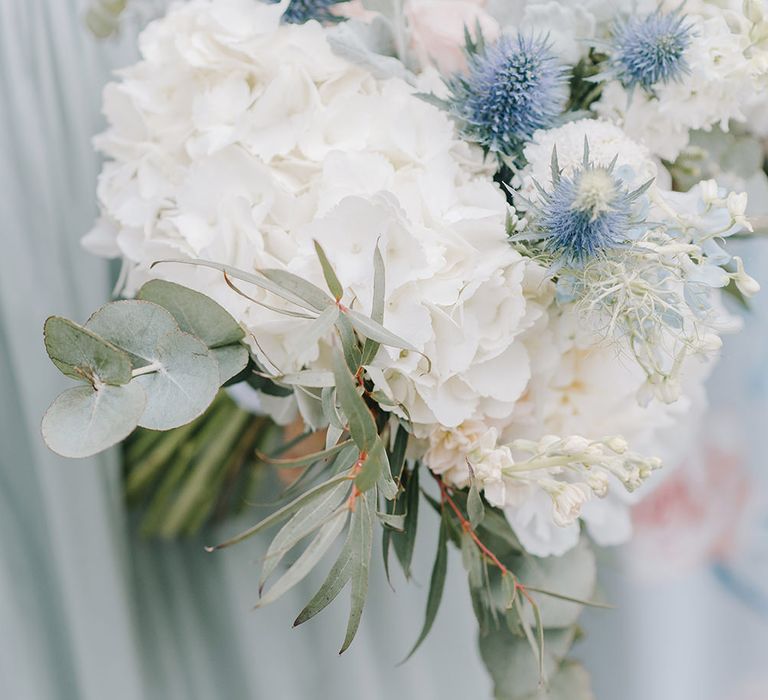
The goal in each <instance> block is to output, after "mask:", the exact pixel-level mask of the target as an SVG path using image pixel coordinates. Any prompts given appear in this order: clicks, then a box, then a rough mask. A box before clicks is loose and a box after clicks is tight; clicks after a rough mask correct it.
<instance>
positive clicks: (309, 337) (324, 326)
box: [293, 306, 339, 356]
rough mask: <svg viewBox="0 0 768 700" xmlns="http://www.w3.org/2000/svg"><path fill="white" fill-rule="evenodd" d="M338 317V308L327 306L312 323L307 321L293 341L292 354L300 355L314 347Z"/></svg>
mask: <svg viewBox="0 0 768 700" xmlns="http://www.w3.org/2000/svg"><path fill="white" fill-rule="evenodd" d="M338 317H339V309H338V308H337V307H335V306H329V307H328V308H327V309H325V310H324V311H322V312H321V313H320V315H319V316H318V317H317V318H316V319H315V320H314V321H312V323H307V324H306V328H304V330H303V331H302V332H301V333H300V334H299V335H297V336H296V338H295V339H294V341H293V347H294V352H293V355H294V356H296V355H300V354H301V353H304V352H306V351H307V350H308V349H310V348H312V347H314V346H315V345H316V344H317V341H319V340H320V339H321V338H322V337H323V336H324V335H325V334H326V333H328V331H329V330H331V328H333V324H334V323H336V319H337V318H338Z"/></svg>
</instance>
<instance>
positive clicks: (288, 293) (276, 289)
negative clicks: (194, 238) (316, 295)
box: [152, 258, 333, 311]
mask: <svg viewBox="0 0 768 700" xmlns="http://www.w3.org/2000/svg"><path fill="white" fill-rule="evenodd" d="M168 263H178V264H181V265H195V266H198V267H209V268H211V269H212V270H219V271H220V272H223V273H225V274H226V275H228V276H229V277H234V278H235V279H238V280H242V281H243V282H249V283H250V284H255V285H256V286H257V287H261V289H263V290H264V291H266V292H271V293H272V294H274V295H275V296H277V297H280V298H281V299H284V300H285V301H288V302H290V303H292V304H295V305H296V306H300V307H302V308H303V309H307V310H308V311H322V310H323V309H324V308H325V307H326V306H328V304H324V305H322V306H320V308H318V307H317V306H315V305H314V304H313V303H311V302H309V301H306V300H305V299H302V297H301V296H300V295H298V294H296V293H294V292H293V291H292V290H290V289H287V288H285V287H283V285H282V284H280V283H278V282H275V281H273V280H272V279H270V278H269V277H267V276H266V275H265V274H261V273H253V272H246V271H245V270H238V269H237V268H236V267H232V266H231V265H222V264H221V263H217V262H213V261H211V260H183V259H181V258H169V259H168V260H158V261H157V262H155V263H153V264H152V267H154V266H155V265H161V264H168ZM315 289H317V290H318V291H319V292H321V293H322V294H323V295H324V294H325V293H324V292H323V291H322V290H321V289H319V288H317V287H315ZM326 298H327V300H328V303H329V304H331V303H333V300H332V299H331V298H330V297H326Z"/></svg>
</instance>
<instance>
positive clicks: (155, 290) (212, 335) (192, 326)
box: [136, 280, 245, 348]
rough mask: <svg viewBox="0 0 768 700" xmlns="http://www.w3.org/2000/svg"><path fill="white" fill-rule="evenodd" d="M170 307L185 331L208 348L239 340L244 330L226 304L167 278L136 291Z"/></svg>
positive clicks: (163, 305)
mask: <svg viewBox="0 0 768 700" xmlns="http://www.w3.org/2000/svg"><path fill="white" fill-rule="evenodd" d="M136 296H137V298H138V299H143V300H145V301H151V302H153V303H155V304H158V305H159V306H162V307H163V308H164V309H166V310H167V311H169V312H170V313H171V315H172V316H173V317H174V318H175V319H176V322H177V323H178V324H179V328H181V330H183V331H184V332H185V333H189V334H191V335H194V336H196V337H198V338H200V340H202V341H203V342H204V343H205V344H206V345H207V346H208V347H209V348H218V347H222V346H225V345H232V344H234V343H239V342H240V341H241V340H242V339H243V338H244V337H245V331H244V330H243V329H242V328H241V327H240V325H239V324H238V323H237V321H235V319H234V318H232V316H231V315H230V314H229V312H227V311H226V309H224V307H222V306H220V305H219V304H217V303H216V302H215V301H214V300H213V299H211V298H210V297H209V296H206V295H205V294H201V293H200V292H196V291H194V290H193V289H189V288H188V287H182V286H181V285H180V284H175V283H173V282H166V281H165V280H151V281H149V282H147V283H146V284H145V285H144V286H143V287H142V288H141V289H140V290H139V293H138V294H137V295H136Z"/></svg>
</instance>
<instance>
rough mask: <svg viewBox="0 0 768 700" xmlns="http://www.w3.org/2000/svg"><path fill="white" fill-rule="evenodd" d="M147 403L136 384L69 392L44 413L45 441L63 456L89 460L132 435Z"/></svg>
mask: <svg viewBox="0 0 768 700" xmlns="http://www.w3.org/2000/svg"><path fill="white" fill-rule="evenodd" d="M146 400H147V399H146V395H145V394H144V390H143V389H142V388H141V387H140V386H139V385H138V384H136V383H135V382H131V383H129V384H123V385H120V386H111V385H109V384H101V385H99V386H98V388H97V389H94V388H93V387H92V386H86V385H83V386H76V387H73V388H71V389H67V391H65V392H64V393H62V394H60V395H59V396H58V397H57V398H56V400H55V401H54V402H53V403H52V404H51V406H50V408H49V409H48V410H47V411H46V412H45V416H44V417H43V423H42V433H43V439H44V440H45V443H46V444H47V445H48V447H50V448H51V449H52V450H53V451H54V452H56V453H57V454H60V455H61V456H62V457H90V456H91V455H94V454H97V453H98V452H101V451H103V450H106V449H107V448H108V447H112V445H115V444H117V443H118V442H120V441H121V440H124V439H125V438H126V437H128V435H130V433H131V432H133V430H134V429H135V428H136V425H137V424H138V422H139V418H140V417H141V414H142V413H143V411H144V406H145V404H146Z"/></svg>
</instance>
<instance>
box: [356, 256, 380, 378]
mask: <svg viewBox="0 0 768 700" xmlns="http://www.w3.org/2000/svg"><path fill="white" fill-rule="evenodd" d="M385 296H386V270H385V268H384V258H383V257H382V256H381V251H380V250H379V244H378V243H377V244H376V248H375V249H374V251H373V304H372V307H371V320H373V321H376V323H380V324H383V323H384V297H385ZM378 351H379V343H377V342H376V341H375V340H371V338H366V339H365V343H364V344H363V354H362V357H361V359H360V362H361V364H363V365H369V364H371V362H373V358H374V357H376V353H377V352H378Z"/></svg>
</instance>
